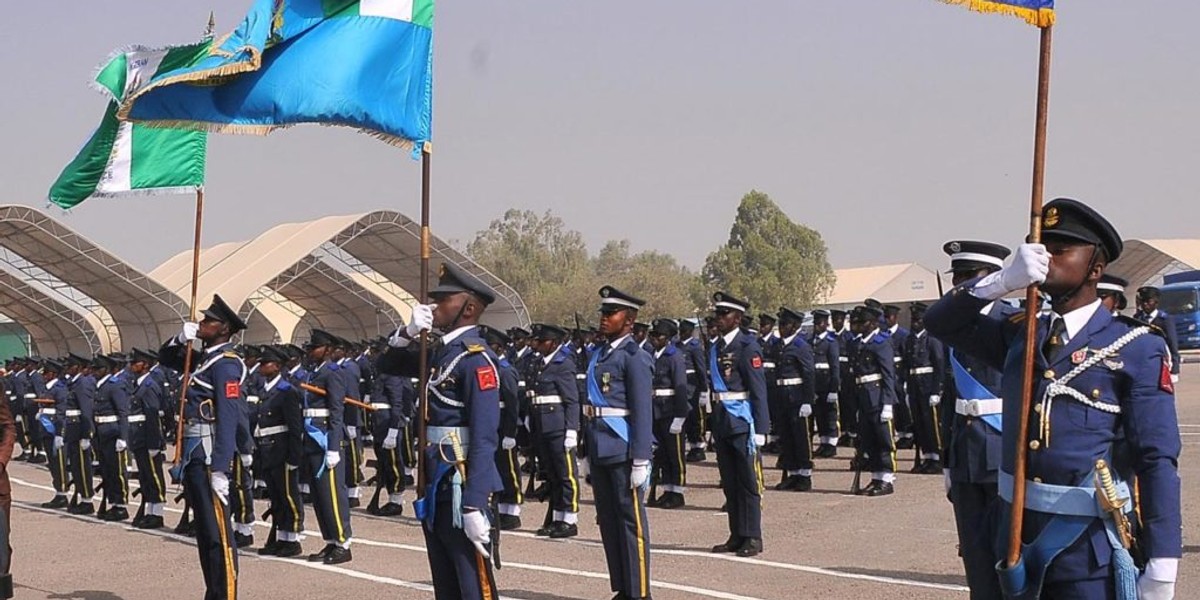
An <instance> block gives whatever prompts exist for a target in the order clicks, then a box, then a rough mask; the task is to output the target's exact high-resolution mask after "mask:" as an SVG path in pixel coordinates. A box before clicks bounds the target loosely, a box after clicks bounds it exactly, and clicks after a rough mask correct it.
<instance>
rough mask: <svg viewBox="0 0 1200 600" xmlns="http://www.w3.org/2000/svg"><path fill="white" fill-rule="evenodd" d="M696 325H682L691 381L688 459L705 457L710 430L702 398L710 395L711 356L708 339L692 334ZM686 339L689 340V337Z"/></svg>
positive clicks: (681, 335)
mask: <svg viewBox="0 0 1200 600" xmlns="http://www.w3.org/2000/svg"><path fill="white" fill-rule="evenodd" d="M693 328H694V326H690V325H681V326H680V331H679V336H680V338H681V343H680V344H679V349H680V350H681V351H682V352H683V356H684V358H686V359H687V367H686V369H685V370H684V372H685V373H686V374H687V383H688V408H689V410H688V416H687V423H684V433H686V434H687V445H688V456H687V460H688V462H700V461H702V460H704V458H705V456H704V443H705V439H704V438H705V435H706V434H707V433H708V423H707V414H706V411H705V410H704V406H705V405H706V404H707V403H706V402H704V401H702V400H701V397H702V396H703V397H704V398H705V399H707V395H708V358H707V356H706V353H705V352H704V342H702V341H700V339H699V338H696V337H693V336H692V331H693ZM685 338H686V339H685Z"/></svg>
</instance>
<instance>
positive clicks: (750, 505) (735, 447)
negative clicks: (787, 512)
mask: <svg viewBox="0 0 1200 600" xmlns="http://www.w3.org/2000/svg"><path fill="white" fill-rule="evenodd" d="M749 435H750V434H749V433H741V434H737V435H733V436H728V437H721V438H718V439H717V444H716V445H717V469H718V470H719V471H720V473H721V491H723V492H724V493H725V510H726V512H727V514H728V517H729V534H730V536H733V537H737V538H741V539H745V538H756V539H762V491H763V476H762V460H761V456H760V453H759V452H758V451H757V450H755V451H753V452H752V451H751V450H750V448H749V447H748V444H749V443H752V442H751V440H749Z"/></svg>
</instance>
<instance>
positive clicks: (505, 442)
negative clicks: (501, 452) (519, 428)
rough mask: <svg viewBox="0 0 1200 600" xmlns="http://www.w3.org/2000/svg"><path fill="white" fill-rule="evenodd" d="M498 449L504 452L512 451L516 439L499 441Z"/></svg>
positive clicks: (508, 438) (515, 444) (507, 438)
mask: <svg viewBox="0 0 1200 600" xmlns="http://www.w3.org/2000/svg"><path fill="white" fill-rule="evenodd" d="M500 447H501V448H503V449H505V450H512V449H513V448H516V447H517V440H516V438H510V437H506V438H504V439H502V440H500Z"/></svg>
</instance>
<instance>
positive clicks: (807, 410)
mask: <svg viewBox="0 0 1200 600" xmlns="http://www.w3.org/2000/svg"><path fill="white" fill-rule="evenodd" d="M811 416H812V405H811V404H801V405H800V418H801V419H807V418H808V417H811Z"/></svg>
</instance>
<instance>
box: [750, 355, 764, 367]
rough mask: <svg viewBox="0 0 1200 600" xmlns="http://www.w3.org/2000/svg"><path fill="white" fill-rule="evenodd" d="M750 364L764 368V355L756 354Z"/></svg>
mask: <svg viewBox="0 0 1200 600" xmlns="http://www.w3.org/2000/svg"><path fill="white" fill-rule="evenodd" d="M750 366H752V367H754V368H755V369H761V368H762V357H761V356H758V355H755V356H754V358H752V359H750Z"/></svg>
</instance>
